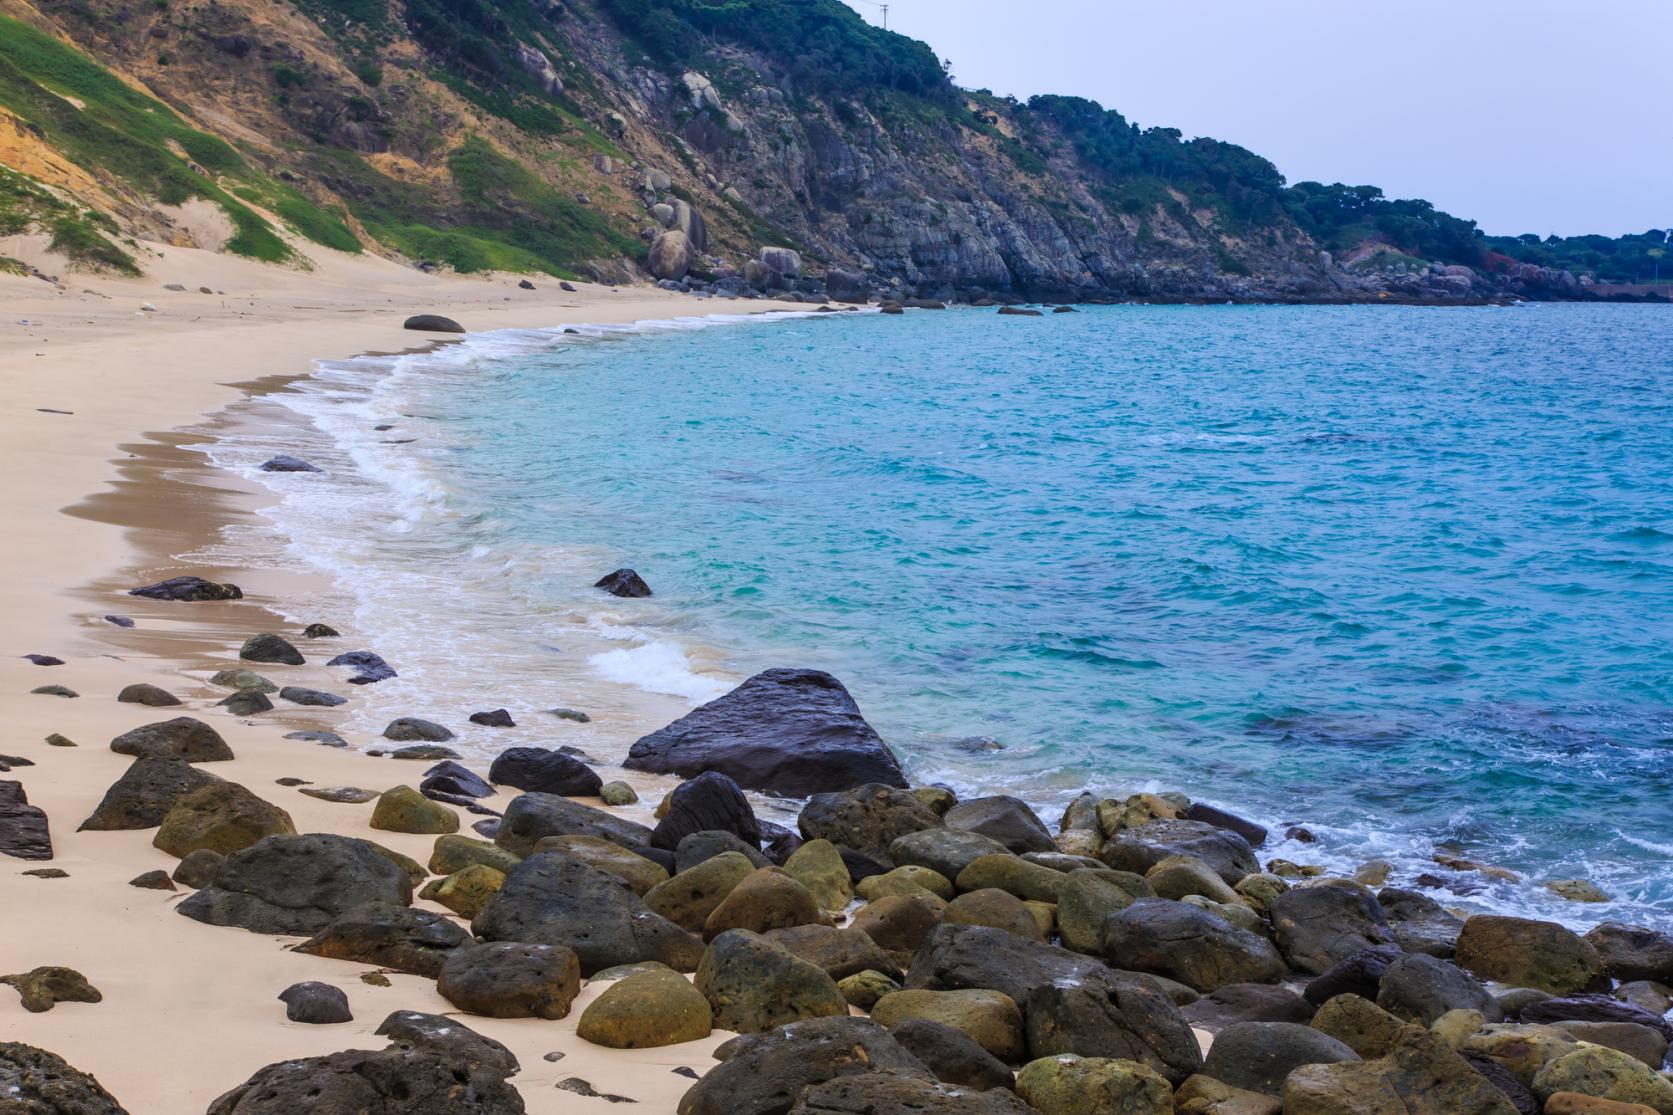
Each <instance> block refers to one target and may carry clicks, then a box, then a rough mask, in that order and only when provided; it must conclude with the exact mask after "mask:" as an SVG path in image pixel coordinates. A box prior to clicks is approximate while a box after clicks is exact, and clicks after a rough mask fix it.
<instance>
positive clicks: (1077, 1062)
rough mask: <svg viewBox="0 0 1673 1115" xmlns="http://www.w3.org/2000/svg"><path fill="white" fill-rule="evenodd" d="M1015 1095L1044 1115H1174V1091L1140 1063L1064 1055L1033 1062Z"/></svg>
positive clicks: (1019, 1079) (1022, 1075) (1021, 1075)
mask: <svg viewBox="0 0 1673 1115" xmlns="http://www.w3.org/2000/svg"><path fill="white" fill-rule="evenodd" d="M1017 1095H1018V1096H1021V1097H1022V1100H1023V1102H1024V1103H1026V1104H1028V1106H1030V1107H1032V1108H1034V1109H1035V1110H1036V1111H1039V1112H1040V1113H1041V1115H1172V1113H1173V1088H1172V1087H1171V1086H1170V1085H1169V1084H1168V1082H1167V1080H1166V1078H1164V1077H1163V1076H1161V1075H1160V1074H1158V1073H1155V1072H1152V1071H1151V1070H1150V1069H1147V1068H1145V1067H1144V1066H1143V1065H1141V1064H1139V1063H1138V1062H1136V1061H1118V1060H1113V1059H1111V1058H1108V1057H1077V1056H1075V1055H1074V1054H1072V1053H1065V1054H1062V1055H1060V1056H1057V1057H1042V1058H1040V1059H1039V1060H1038V1061H1030V1062H1029V1063H1028V1064H1026V1065H1024V1066H1023V1068H1022V1071H1021V1072H1019V1073H1017Z"/></svg>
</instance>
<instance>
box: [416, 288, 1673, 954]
mask: <svg viewBox="0 0 1673 1115" xmlns="http://www.w3.org/2000/svg"><path fill="white" fill-rule="evenodd" d="M467 372H468V374H465V373H467ZM408 389H409V390H410V391H412V392H413V395H412V397H413V398H414V399H416V400H418V403H417V404H415V405H420V406H421V407H427V408H428V410H427V412H426V413H427V414H428V415H429V416H430V417H431V418H433V419H436V425H437V428H438V430H445V435H444V436H442V438H441V442H440V444H442V445H444V446H445V451H436V450H434V449H432V450H431V452H432V453H434V456H432V458H431V459H430V460H429V461H428V464H429V466H430V467H432V468H433V469H434V470H435V471H436V474H437V475H439V476H440V477H442V478H444V480H445V485H446V494H445V497H440V496H438V497H436V498H438V499H442V500H443V501H444V502H445V503H446V505H447V507H448V509H449V516H450V518H449V522H450V523H451V524H452V526H450V527H449V530H450V531H451V532H452V533H435V534H434V535H433V538H432V543H431V548H429V549H426V550H424V554H425V560H426V561H431V562H435V561H441V562H447V561H458V562H460V563H464V562H466V561H480V560H482V558H483V555H484V554H492V553H494V552H496V551H498V550H505V551H506V552H518V553H525V554H526V553H529V552H531V551H533V552H542V551H545V552H550V553H552V554H554V555H556V554H559V553H568V552H572V551H573V549H574V548H575V547H576V546H585V547H589V548H590V550H589V552H590V553H596V554H597V555H598V562H599V563H602V562H603V561H604V559H605V558H608V559H609V561H610V563H611V564H615V563H620V564H628V565H632V566H634V567H635V568H637V569H638V570H639V571H640V572H641V573H642V574H644V576H645V577H646V578H647V579H648V580H649V581H650V582H651V583H652V585H653V586H654V587H655V589H656V591H657V596H656V597H655V598H654V600H653V601H651V602H647V603H646V604H645V605H644V607H645V608H646V609H647V613H646V614H647V617H653V616H654V622H656V623H658V624H660V625H662V627H661V630H662V631H663V632H664V633H665V634H667V635H669V637H671V638H674V639H676V640H683V641H685V642H689V643H692V644H703V645H705V646H711V647H718V648H720V652H721V653H722V654H723V657H724V661H725V666H726V667H727V669H728V670H730V671H731V672H732V673H733V674H735V675H736V676H743V675H745V674H747V673H750V672H752V671H754V670H755V669H758V668H762V667H766V666H770V665H807V666H816V667H821V668H824V669H828V670H830V671H832V672H833V673H835V674H836V675H837V676H839V677H840V678H842V679H843V681H844V682H845V683H846V684H847V685H848V687H849V688H850V689H851V691H852V692H853V693H854V695H855V696H856V698H857V699H858V700H859V702H860V704H861V706H862V708H863V709H864V711H865V712H866V714H867V716H868V718H869V719H870V720H871V721H872V722H873V723H874V724H875V725H876V726H877V727H878V728H879V730H880V731H881V732H882V733H883V734H884V736H885V737H886V738H887V739H889V740H890V741H891V743H892V744H893V745H894V746H895V747H896V749H897V751H898V752H899V753H900V754H901V755H902V757H903V758H904V760H905V761H906V763H907V765H908V767H909V768H910V769H911V771H912V773H913V774H914V775H915V776H916V777H917V778H919V779H923V780H945V781H948V782H949V783H951V784H953V785H955V786H957V787H959V788H961V789H964V790H971V791H974V790H1005V791H1009V792H1014V793H1018V794H1021V795H1022V796H1024V797H1027V798H1029V799H1031V800H1033V801H1036V802H1039V803H1042V804H1055V803H1060V802H1062V801H1064V800H1066V799H1067V798H1068V797H1070V796H1072V794H1073V792H1075V791H1078V790H1079V789H1081V788H1082V787H1088V788H1092V789H1094V790H1095V791H1097V792H1100V793H1105V794H1116V795H1123V794H1126V793H1129V792H1133V791H1135V790H1138V789H1141V788H1177V789H1181V790H1183V791H1185V792H1186V793H1188V794H1191V795H1193V796H1195V797H1201V798H1205V799H1208V800H1212V801H1216V802H1219V803H1221V804H1223V805H1226V806H1229V807H1232V808H1234V809H1241V810H1242V811H1245V812H1248V813H1252V814H1254V815H1256V816H1258V817H1260V818H1261V819H1262V820H1264V821H1267V822H1269V823H1274V824H1277V825H1283V824H1285V823H1290V822H1294V823H1300V824H1305V825H1306V826H1307V827H1308V828H1310V829H1311V830H1312V831H1313V832H1314V833H1316V834H1317V835H1318V836H1319V837H1320V843H1319V844H1317V845H1311V846H1307V845H1300V844H1297V843H1294V842H1288V843H1282V844H1280V845H1278V846H1277V848H1276V852H1277V854H1282V855H1286V856H1288V857H1289V858H1292V859H1297V860H1312V861H1321V860H1322V861H1324V862H1330V863H1333V864H1336V865H1338V866H1340V865H1347V866H1351V865H1352V864H1353V863H1356V862H1360V861H1362V860H1364V859H1366V858H1368V857H1371V856H1387V857H1393V858H1398V860H1399V861H1400V864H1401V871H1400V872H1399V874H1398V875H1397V881H1399V882H1401V883H1403V884H1407V885H1409V884H1410V882H1411V880H1412V878H1413V876H1414V874H1415V872H1417V871H1418V870H1420V869H1421V868H1422V867H1423V865H1424V861H1426V860H1427V858H1428V857H1429V855H1430V854H1431V853H1433V852H1434V851H1435V850H1437V849H1440V848H1445V849H1449V850H1457V851H1461V852H1463V853H1464V854H1467V855H1469V856H1472V857H1474V858H1477V859H1479V860H1482V861H1484V862H1489V863H1493V864H1498V865H1502V866H1507V867H1510V868H1512V869H1514V870H1517V871H1519V872H1522V873H1524V874H1525V875H1526V876H1527V877H1528V879H1529V884H1528V885H1527V886H1524V887H1508V886H1503V885H1495V887H1494V889H1493V890H1492V891H1490V892H1488V893H1485V894H1481V895H1477V896H1475V900H1476V901H1478V902H1484V903H1487V904H1493V903H1498V902H1503V903H1509V904H1512V905H1517V906H1523V907H1525V906H1527V905H1529V904H1530V903H1532V904H1534V905H1536V906H1538V907H1540V908H1543V909H1548V910H1551V911H1554V912H1555V913H1556V914H1558V915H1561V916H1564V917H1567V918H1570V919H1573V920H1579V921H1587V920H1598V919H1599V918H1601V917H1603V916H1606V915H1607V916H1613V917H1623V916H1626V917H1630V918H1632V919H1633V920H1639V921H1646V920H1659V921H1663V922H1668V921H1673V313H1669V312H1668V311H1667V310H1666V309H1665V308H1660V307H1618V306H1612V307H1596V306H1530V307H1517V308H1487V309H1406V308H1388V307H1378V308H1280V307H1236V308H1234V307H1104V308H1094V309H1089V310H1086V311H1084V312H1081V313H1078V314H1063V315H1052V316H1047V317H1044V318H1039V319H1025V318H1001V317H996V316H994V315H993V314H992V313H991V312H977V311H949V312H946V313H916V314H911V315H909V316H907V317H905V318H885V317H880V316H876V315H869V314H868V315H859V314H845V315H828V316H825V317H820V318H807V319H797V320H793V321H780V322H776V323H773V324H750V325H747V326H738V327H726V328H712V329H706V330H702V331H695V332H676V333H660V334H652V335H642V336H632V337H625V338H615V339H611V338H602V339H586V340H583V341H579V342H577V341H576V340H575V339H574V338H567V339H564V340H562V341H548V340H546V339H540V340H539V341H538V342H533V341H531V340H530V338H529V337H528V335H522V336H521V338H520V339H519V343H518V344H517V345H515V346H512V347H511V348H510V349H508V350H506V351H504V352H500V353H498V354H486V355H482V356H480V358H478V359H475V360H474V361H472V362H470V363H468V365H464V366H460V365H457V364H456V365H454V366H452V367H451V368H450V370H448V371H447V372H445V373H443V372H437V373H436V374H435V375H434V376H433V377H430V378H424V377H421V378H420V381H419V382H418V383H417V384H411V383H409V387H408ZM461 523H463V524H466V526H464V527H460V526H459V524H461ZM420 533H421V534H422V531H420ZM449 539H451V540H453V543H450V542H449V541H448V540H449ZM609 567H610V565H605V568H609ZM522 569H523V573H522V575H521V576H520V585H519V591H520V592H521V593H522V597H523V598H524V599H528V598H531V597H532V598H535V599H538V598H540V597H541V596H542V595H543V594H544V595H546V596H549V597H550V598H551V600H552V601H553V602H554V603H553V607H559V606H560V604H559V603H558V602H562V604H561V606H569V604H570V603H572V602H574V601H576V600H579V599H582V597H581V596H578V595H577V588H576V586H577V583H578V582H577V571H576V569H575V568H574V567H573V565H572V564H571V563H569V562H566V561H561V560H557V559H556V558H554V559H553V560H552V562H551V563H550V564H549V565H548V564H541V563H535V564H534V565H533V566H532V567H531V566H529V565H528V564H526V563H525V564H524V565H523V566H522ZM531 569H532V572H531ZM598 571H602V570H598ZM631 672H632V671H631V666H629V667H626V673H627V675H628V676H631ZM616 675H617V676H622V675H623V669H618V670H617V671H616ZM984 737H985V739H987V740H991V741H993V742H995V743H997V744H998V745H999V749H992V745H991V744H987V743H982V742H977V741H979V740H981V739H983V738H984ZM1053 819H1055V818H1053ZM1428 866H1429V869H1430V870H1432V871H1433V870H1435V869H1434V867H1433V865H1432V864H1431V865H1428ZM1437 874H1441V875H1444V874H1445V873H1444V872H1438V871H1437ZM1576 876H1579V877H1585V878H1589V879H1591V880H1593V881H1595V882H1597V883H1598V884H1599V885H1601V886H1602V887H1603V888H1604V889H1605V890H1607V891H1608V892H1609V893H1611V894H1612V895H1613V896H1615V898H1616V899H1618V900H1619V901H1618V902H1616V903H1613V904H1611V905H1609V906H1608V907H1588V908H1581V907H1576V906H1573V905H1569V904H1564V903H1561V902H1559V901H1557V900H1555V899H1552V898H1550V897H1549V896H1546V895H1543V894H1542V893H1541V892H1540V891H1539V890H1538V888H1537V884H1538V883H1539V882H1541V881H1544V880H1548V879H1553V878H1567V877H1576ZM1463 882H1464V884H1465V889H1470V887H1472V886H1473V885H1476V881H1472V880H1469V879H1466V880H1463ZM1443 897H1445V895H1443Z"/></svg>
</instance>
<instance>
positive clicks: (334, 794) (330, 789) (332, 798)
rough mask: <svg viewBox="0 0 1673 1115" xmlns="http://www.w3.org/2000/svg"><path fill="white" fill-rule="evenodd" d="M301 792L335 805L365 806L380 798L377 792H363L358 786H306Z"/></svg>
mask: <svg viewBox="0 0 1673 1115" xmlns="http://www.w3.org/2000/svg"><path fill="white" fill-rule="evenodd" d="M300 792H301V793H304V794H306V795H308V796H309V797H311V798H317V799H318V800H320V801H329V802H331V803H333V804H334V805H365V804H366V803H367V802H369V801H373V800H375V799H376V798H377V796H378V794H377V791H375V790H363V789H361V788H360V787H358V786H326V787H313V786H304V787H302V789H301V791H300Z"/></svg>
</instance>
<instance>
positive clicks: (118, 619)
mask: <svg viewBox="0 0 1673 1115" xmlns="http://www.w3.org/2000/svg"><path fill="white" fill-rule="evenodd" d="M105 622H106V623H113V624H115V625H116V626H117V627H132V626H133V625H134V621H133V620H132V619H130V618H129V617H127V616H106V617H105Z"/></svg>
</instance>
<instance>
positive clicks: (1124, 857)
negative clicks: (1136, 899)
mask: <svg viewBox="0 0 1673 1115" xmlns="http://www.w3.org/2000/svg"><path fill="white" fill-rule="evenodd" d="M1169 856H1195V857H1196V858H1197V859H1200V860H1202V861H1203V862H1204V863H1206V864H1208V866H1209V867H1211V868H1213V869H1214V872H1215V873H1216V874H1217V875H1219V876H1220V878H1222V879H1224V880H1225V881H1226V885H1227V886H1234V887H1235V886H1236V885H1237V884H1238V882H1239V881H1240V880H1242V879H1243V877H1244V876H1245V875H1253V874H1255V873H1256V872H1257V871H1259V870H1260V869H1261V868H1260V864H1259V863H1257V862H1256V861H1255V852H1254V849H1253V848H1251V847H1249V842H1248V841H1247V840H1245V839H1243V837H1241V836H1239V835H1238V834H1237V833H1235V832H1233V831H1231V830H1230V829H1224V828H1221V827H1219V826H1218V825H1211V824H1208V823H1206V822H1204V821H1172V820H1159V821H1148V822H1146V823H1145V824H1142V825H1139V826H1137V827H1136V828H1130V829H1126V830H1125V831H1122V832H1119V833H1117V834H1116V835H1115V836H1113V837H1111V838H1110V839H1109V840H1107V841H1105V842H1104V846H1103V847H1102V848H1101V849H1099V851H1098V858H1099V859H1101V860H1103V861H1104V862H1105V863H1106V864H1108V865H1109V866H1111V867H1113V868H1115V869H1116V870H1117V871H1131V872H1134V873H1135V874H1139V875H1143V874H1144V873H1145V872H1146V871H1149V870H1150V869H1151V868H1152V867H1155V866H1156V865H1157V864H1158V863H1161V862H1162V861H1163V860H1165V859H1167V858H1168V857H1169Z"/></svg>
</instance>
